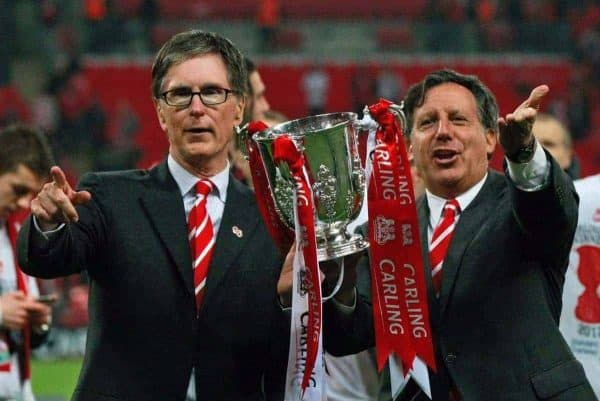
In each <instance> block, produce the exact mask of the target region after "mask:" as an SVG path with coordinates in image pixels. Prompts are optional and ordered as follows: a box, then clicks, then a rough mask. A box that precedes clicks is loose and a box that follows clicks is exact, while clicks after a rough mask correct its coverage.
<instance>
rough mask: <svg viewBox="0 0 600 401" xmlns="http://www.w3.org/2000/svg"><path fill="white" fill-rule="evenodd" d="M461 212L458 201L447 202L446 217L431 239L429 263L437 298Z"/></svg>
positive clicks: (445, 206) (443, 217) (445, 207)
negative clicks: (447, 255)
mask: <svg viewBox="0 0 600 401" xmlns="http://www.w3.org/2000/svg"><path fill="white" fill-rule="evenodd" d="M459 212H460V205H459V204H458V202H457V201H456V199H450V200H449V201H446V204H445V205H444V215H443V216H442V219H441V220H440V222H439V223H438V225H437V227H436V228H435V230H434V231H433V237H432V238H431V246H430V247H429V261H430V263H431V279H432V281H433V289H434V290H435V294H436V296H439V295H440V288H441V287H442V265H443V263H444V258H445V257H446V252H448V246H449V245H450V240H452V234H453V233H454V226H455V225H456V224H455V223H456V215H457V214H458V213H459Z"/></svg>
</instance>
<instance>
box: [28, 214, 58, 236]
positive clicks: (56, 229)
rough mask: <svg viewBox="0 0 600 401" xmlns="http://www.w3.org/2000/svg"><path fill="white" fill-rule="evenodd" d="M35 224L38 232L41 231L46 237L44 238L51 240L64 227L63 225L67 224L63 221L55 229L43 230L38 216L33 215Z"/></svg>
mask: <svg viewBox="0 0 600 401" xmlns="http://www.w3.org/2000/svg"><path fill="white" fill-rule="evenodd" d="M33 226H34V227H35V229H36V230H37V232H38V233H40V234H41V235H42V237H44V239H46V240H48V241H49V240H51V239H52V238H54V237H55V236H56V234H58V233H59V232H60V231H61V230H62V229H63V227H64V226H65V223H61V224H60V225H59V226H58V227H56V228H55V229H54V230H49V231H42V229H41V228H40V226H39V225H38V221H37V217H35V216H33Z"/></svg>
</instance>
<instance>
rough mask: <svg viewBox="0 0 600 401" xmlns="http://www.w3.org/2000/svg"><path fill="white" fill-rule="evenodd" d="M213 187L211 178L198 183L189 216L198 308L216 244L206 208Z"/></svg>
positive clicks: (189, 232) (189, 235) (189, 234)
mask: <svg viewBox="0 0 600 401" xmlns="http://www.w3.org/2000/svg"><path fill="white" fill-rule="evenodd" d="M213 188H214V184H213V183H212V182H210V181H209V180H201V181H198V182H197V183H196V201H195V202H194V206H193V207H192V210H190V215H189V218H188V239H189V240H190V247H191V250H192V266H193V269H194V293H195V294H196V307H197V308H198V310H200V305H201V304H202V298H203V296H204V288H205V286H206V276H207V274H208V265H209V263H210V258H211V256H212V253H213V249H214V245H215V236H214V233H213V225H212V221H211V220H210V216H209V215H208V212H207V210H206V198H207V197H208V194H209V193H210V191H212V189H213Z"/></svg>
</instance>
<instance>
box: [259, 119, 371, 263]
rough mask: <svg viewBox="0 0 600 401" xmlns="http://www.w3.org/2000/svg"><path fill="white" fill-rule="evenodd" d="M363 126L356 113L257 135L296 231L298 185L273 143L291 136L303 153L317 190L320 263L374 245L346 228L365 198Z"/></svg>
mask: <svg viewBox="0 0 600 401" xmlns="http://www.w3.org/2000/svg"><path fill="white" fill-rule="evenodd" d="M360 129H361V128H360V124H359V121H358V120H357V115H356V114H355V113H331V114H321V115H316V116H312V117H306V118H301V119H297V120H292V121H288V122H285V123H282V124H278V125H276V126H274V127H271V128H269V129H267V130H265V131H262V132H259V133H257V134H256V135H254V136H253V138H252V139H253V140H254V141H255V142H256V144H257V146H258V149H259V153H260V157H261V159H262V163H263V166H264V168H265V172H266V176H267V180H268V182H269V187H270V188H269V189H270V193H271V196H272V197H273V200H274V203H275V208H276V210H277V213H278V214H279V217H280V218H281V220H282V221H283V222H284V223H285V224H286V225H287V226H288V227H289V228H290V229H294V210H293V202H294V201H293V191H294V181H293V178H292V175H291V172H290V170H289V167H288V165H287V164H286V163H281V164H276V163H275V162H274V159H273V147H272V144H273V141H274V140H275V138H277V137H278V136H280V135H288V136H289V137H290V138H291V139H292V140H293V141H294V143H295V144H296V147H297V148H298V150H299V151H300V152H301V153H303V155H304V158H305V160H306V169H307V173H308V177H309V179H310V183H311V185H312V190H313V198H314V204H315V225H316V227H315V231H316V234H317V248H318V249H317V257H318V259H319V261H324V260H330V259H337V258H341V257H343V256H345V255H349V254H352V253H356V252H360V251H362V250H363V249H365V248H367V247H368V243H367V241H366V240H365V239H364V238H363V237H362V236H360V235H358V234H349V233H347V231H346V226H347V225H348V224H349V223H350V222H352V221H353V220H355V219H356V217H357V216H358V214H359V213H360V210H361V207H362V204H363V200H364V196H365V173H364V169H363V167H362V165H361V160H360V157H359V154H358V146H357V143H358V132H359V131H360Z"/></svg>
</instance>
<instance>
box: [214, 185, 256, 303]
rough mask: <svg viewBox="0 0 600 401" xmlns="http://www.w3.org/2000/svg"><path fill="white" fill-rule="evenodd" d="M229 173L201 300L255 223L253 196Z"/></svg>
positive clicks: (243, 242)
mask: <svg viewBox="0 0 600 401" xmlns="http://www.w3.org/2000/svg"><path fill="white" fill-rule="evenodd" d="M242 185H243V184H240V183H239V182H238V181H237V180H235V179H234V178H233V176H231V175H230V177H229V186H228V187H227V201H226V203H225V209H224V210H223V219H222V220H221V226H220V227H219V232H218V234H217V239H216V244H215V250H214V252H213V256H212V260H211V262H210V266H209V268H208V278H207V281H206V295H205V301H204V304H206V303H207V302H209V301H210V298H211V295H212V294H213V293H214V292H215V290H216V289H217V288H218V286H219V285H220V284H221V282H222V281H223V279H224V278H225V275H226V274H227V271H228V270H229V269H230V268H231V266H232V264H233V262H234V261H235V260H236V258H237V256H238V254H239V253H240V252H241V250H242V249H243V247H244V245H245V244H246V242H247V241H248V240H249V239H250V238H251V237H252V233H253V232H254V230H255V229H256V225H257V223H258V218H259V217H258V213H257V211H256V208H255V207H253V206H252V205H253V198H252V196H251V193H250V192H248V190H247V189H246V188H243V187H242Z"/></svg>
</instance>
